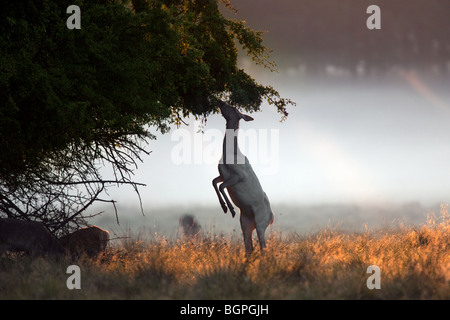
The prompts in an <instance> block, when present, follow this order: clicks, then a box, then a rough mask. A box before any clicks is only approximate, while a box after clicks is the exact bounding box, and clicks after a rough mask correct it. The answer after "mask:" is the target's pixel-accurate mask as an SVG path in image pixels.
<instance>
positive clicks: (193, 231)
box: [179, 214, 201, 239]
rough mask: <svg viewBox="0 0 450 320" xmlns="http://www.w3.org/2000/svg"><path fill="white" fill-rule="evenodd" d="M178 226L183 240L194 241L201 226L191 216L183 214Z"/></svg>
mask: <svg viewBox="0 0 450 320" xmlns="http://www.w3.org/2000/svg"><path fill="white" fill-rule="evenodd" d="M179 224H180V227H181V230H182V231H183V236H184V238H185V239H194V238H195V237H197V236H198V235H199V234H200V231H201V226H200V224H199V223H198V222H197V219H195V217H194V216H193V215H191V214H184V215H183V216H182V217H181V218H180V222H179Z"/></svg>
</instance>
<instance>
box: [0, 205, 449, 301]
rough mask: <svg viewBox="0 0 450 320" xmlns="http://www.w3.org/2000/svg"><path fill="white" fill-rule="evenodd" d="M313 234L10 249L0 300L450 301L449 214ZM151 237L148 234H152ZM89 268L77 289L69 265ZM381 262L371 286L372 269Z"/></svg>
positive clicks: (0, 268)
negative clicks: (54, 252) (256, 246)
mask: <svg viewBox="0 0 450 320" xmlns="http://www.w3.org/2000/svg"><path fill="white" fill-rule="evenodd" d="M449 220H450V219H449V217H448V214H446V213H444V214H443V215H442V216H441V217H440V218H439V219H437V218H435V217H434V216H433V215H430V216H429V219H428V222H427V224H426V225H424V226H422V227H420V228H418V227H399V228H396V229H390V230H387V229H385V230H376V231H371V230H367V231H366V232H364V233H345V232H340V231H338V230H323V231H321V232H318V233H316V234H313V235H308V236H301V235H297V234H288V235H285V234H282V233H276V232H272V233H271V235H270V237H269V239H268V247H267V250H266V251H265V254H264V255H261V254H260V252H259V250H256V252H255V253H254V254H252V255H251V256H246V254H245V252H244V249H243V243H242V241H241V240H240V239H232V238H231V237H218V236H213V235H206V236H203V237H201V238H199V239H195V240H190V241H182V240H173V241H169V240H167V239H165V238H163V237H148V236H146V235H143V234H138V235H130V238H127V239H122V240H121V241H117V240H116V243H115V244H114V245H112V246H111V247H110V248H109V249H108V251H107V252H106V253H105V254H104V255H102V256H101V257H99V258H98V259H88V258H81V259H80V260H79V261H76V262H70V261H67V260H61V261H51V260H48V259H44V258H34V259H32V258H29V257H25V256H20V255H19V256H16V255H11V254H9V255H4V256H3V257H1V258H0V299H450V235H449V234H450V221H449ZM146 238H147V239H146ZM70 264H77V265H78V266H80V269H81V290H69V289H68V288H67V286H66V280H67V278H68V277H69V276H70V274H66V268H67V266H68V265H70ZM370 265H377V266H379V267H380V270H381V274H380V279H381V289H379V290H377V289H373V290H369V289H368V288H367V285H366V280H367V278H368V277H369V276H370V274H368V273H366V270H367V267H368V266H370Z"/></svg>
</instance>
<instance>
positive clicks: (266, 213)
mask: <svg viewBox="0 0 450 320" xmlns="http://www.w3.org/2000/svg"><path fill="white" fill-rule="evenodd" d="M218 105H219V109H220V112H221V113H222V116H223V117H224V118H225V120H226V132H225V136H224V139H223V149H222V158H221V159H220V161H219V165H218V169H219V176H218V177H216V178H215V179H213V181H212V184H213V187H214V190H215V191H216V194H217V197H218V198H219V203H220V205H221V206H222V209H223V212H224V213H227V209H229V210H230V212H231V215H232V217H233V218H234V216H235V215H236V211H235V210H234V207H233V205H232V203H231V202H230V199H229V198H228V196H227V194H226V193H225V188H226V189H227V191H228V194H229V195H230V197H231V200H232V201H233V203H234V204H235V205H236V206H237V207H238V208H239V211H240V224H241V229H242V233H243V237H244V245H245V251H246V253H247V254H251V253H252V252H253V240H252V235H253V231H254V230H255V229H256V233H257V236H258V241H259V246H260V249H261V252H263V249H264V248H265V247H266V243H265V238H264V237H265V232H266V229H267V227H268V226H269V225H270V224H272V222H273V219H274V216H273V212H272V209H271V206H270V202H269V199H268V197H267V195H266V193H265V192H264V191H263V189H262V187H261V184H260V182H259V180H258V177H257V176H256V174H255V172H254V171H253V168H252V166H251V165H250V162H249V161H248V159H247V157H246V156H245V155H244V154H243V153H242V152H241V151H240V149H239V146H238V139H237V138H238V137H237V134H238V130H239V121H240V120H244V121H253V120H254V119H253V118H252V117H250V116H249V115H246V114H243V113H241V112H239V110H238V109H236V108H235V107H232V106H230V105H229V104H227V103H225V102H223V101H220V100H219V101H218ZM220 182H221V184H220V186H219V187H218V184H219V183H220Z"/></svg>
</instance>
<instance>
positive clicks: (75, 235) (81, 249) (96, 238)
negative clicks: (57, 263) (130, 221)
mask: <svg viewBox="0 0 450 320" xmlns="http://www.w3.org/2000/svg"><path fill="white" fill-rule="evenodd" d="M59 241H60V243H61V245H62V246H63V247H64V248H66V250H67V251H68V252H70V253H71V254H75V255H81V254H83V253H85V254H87V255H88V256H89V257H95V256H97V255H99V254H101V253H103V252H105V250H106V246H107V244H108V241H109V232H108V231H107V230H103V229H102V228H99V227H97V226H91V227H86V228H82V229H79V230H77V231H75V232H72V233H70V234H68V235H66V236H63V237H61V238H60V239H59Z"/></svg>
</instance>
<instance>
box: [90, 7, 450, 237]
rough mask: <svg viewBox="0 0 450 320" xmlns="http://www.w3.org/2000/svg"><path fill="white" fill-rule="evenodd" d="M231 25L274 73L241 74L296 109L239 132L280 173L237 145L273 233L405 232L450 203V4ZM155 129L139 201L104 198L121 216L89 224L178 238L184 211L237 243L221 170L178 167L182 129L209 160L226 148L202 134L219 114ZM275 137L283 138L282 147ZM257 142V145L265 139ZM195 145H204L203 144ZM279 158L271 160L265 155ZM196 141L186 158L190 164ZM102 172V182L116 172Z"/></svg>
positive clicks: (286, 11) (262, 16)
mask: <svg viewBox="0 0 450 320" xmlns="http://www.w3.org/2000/svg"><path fill="white" fill-rule="evenodd" d="M232 4H233V5H234V6H235V8H236V9H237V10H238V13H237V14H235V13H234V12H232V11H224V13H225V14H226V16H227V17H230V18H236V19H243V20H246V22H247V25H248V26H249V27H252V28H253V29H256V30H263V31H266V33H265V35H264V39H265V44H266V45H267V46H268V47H270V48H271V49H272V50H273V55H272V57H271V58H272V59H273V60H275V62H276V64H277V69H278V72H277V73H273V72H270V71H269V70H266V69H264V68H262V67H259V66H255V65H253V64H252V61H251V60H249V59H248V58H247V57H246V56H242V57H241V58H240V64H241V67H242V68H244V69H245V70H246V71H247V72H248V73H249V74H251V75H252V76H253V77H254V78H255V79H256V80H257V81H258V82H260V83H263V84H268V85H273V86H274V87H275V88H276V89H277V90H278V91H279V92H280V94H281V95H282V96H283V97H287V98H290V99H292V100H293V101H295V102H296V103H297V106H296V107H291V108H289V109H288V112H289V117H288V118H287V119H286V120H285V121H284V122H280V120H281V116H280V115H279V114H277V113H276V111H275V110H273V109H274V108H271V107H270V106H268V105H267V104H266V103H264V104H263V106H262V110H263V111H262V112H259V113H254V114H252V117H253V118H254V119H255V120H254V121H252V122H247V123H241V130H246V129H253V130H256V131H258V130H267V132H269V136H268V137H269V138H267V139H266V140H267V143H268V144H269V150H272V151H273V150H277V151H278V152H277V154H276V156H274V157H271V159H272V160H273V161H276V166H275V168H276V170H267V166H268V165H270V164H267V163H266V161H263V159H261V157H254V158H253V159H252V158H251V157H250V155H248V149H247V146H246V148H242V149H243V150H242V151H243V152H244V153H245V154H247V155H248V157H249V161H250V162H251V163H252V166H253V168H254V170H255V172H256V174H257V175H258V177H259V179H260V182H261V184H262V186H263V189H264V190H265V192H266V193H267V195H268V197H269V199H270V201H271V204H272V209H273V211H274V214H275V222H274V225H273V226H272V229H273V230H278V231H280V232H285V231H289V232H298V233H307V232H314V231H316V230H318V229H320V228H324V227H335V226H337V227H338V228H340V229H343V230H350V231H354V230H356V231H360V230H364V228H365V226H366V225H367V226H369V227H371V228H376V227H385V226H392V225H395V224H398V223H405V224H421V223H423V222H425V219H426V217H425V216H426V214H427V213H428V212H430V211H434V212H435V213H436V214H438V213H439V206H440V204H443V203H448V202H449V198H450V193H449V192H450V170H449V168H448V164H449V163H450V143H449V140H450V126H449V125H450V90H449V89H450V81H449V80H450V36H449V33H448V31H449V27H448V26H449V25H448V21H449V18H450V1H446V0H415V1H412V0H408V1H407V0H396V1H387V0H386V1H376V0H340V1H335V0H280V1H270V0H241V1H234V2H232ZM371 4H376V5H378V6H379V7H380V8H381V30H368V29H367V27H366V20H367V18H368V17H369V16H370V14H367V13H366V9H367V7H368V6H369V5H371ZM186 122H187V123H188V124H189V125H188V126H183V127H181V128H176V127H175V126H174V127H173V128H172V130H171V132H170V133H168V134H166V135H160V134H158V133H157V132H155V134H156V136H157V140H152V141H149V145H148V147H147V149H148V150H151V151H152V153H151V154H150V155H149V156H145V155H143V163H142V164H141V165H140V167H139V168H138V169H137V170H136V172H135V173H136V174H135V180H136V181H137V182H142V183H145V184H146V185H147V186H146V187H143V188H141V189H140V190H139V192H140V195H141V198H142V204H143V211H144V214H145V216H143V215H142V213H141V210H140V207H139V198H138V196H137V195H136V193H135V192H134V190H133V189H131V188H126V187H123V188H115V187H112V188H110V189H109V195H110V196H111V197H112V198H113V199H114V200H116V201H117V209H118V215H119V221H120V225H119V226H118V225H117V223H116V217H115V214H114V208H113V207H112V206H110V205H108V206H104V205H101V204H99V205H96V206H94V207H93V208H92V209H91V212H92V213H96V212H99V211H104V213H103V214H102V215H100V216H99V217H97V218H95V219H94V220H93V222H95V223H96V224H97V225H99V226H101V227H104V228H106V229H109V230H110V231H113V232H114V231H118V232H120V230H124V229H128V228H130V229H133V230H140V229H146V230H151V231H152V232H158V233H162V234H164V235H166V236H169V237H171V236H177V235H178V232H179V230H178V220H179V218H180V216H181V215H182V214H185V213H190V214H193V215H195V216H196V218H197V219H198V221H199V223H200V224H201V226H202V228H203V230H204V231H206V232H212V233H221V232H225V233H230V232H231V233H236V234H237V235H239V234H240V226H239V219H238V218H237V217H236V218H235V219H232V218H231V215H230V214H227V215H224V214H223V211H222V209H221V207H220V205H219V203H218V200H217V196H216V194H215V192H214V190H213V188H212V184H211V181H212V179H213V178H215V177H216V176H218V171H217V162H218V160H219V158H220V156H219V157H218V158H217V162H216V163H211V161H203V162H201V163H194V162H195V161H194V156H192V159H193V160H192V163H185V164H176V163H175V162H174V160H173V150H174V148H175V147H176V146H177V144H179V142H180V141H174V140H173V135H174V132H175V131H176V130H189V132H190V136H191V138H192V141H194V140H195V139H197V140H196V141H201V145H202V148H203V150H204V148H205V147H207V150H210V151H211V150H219V154H220V149H221V145H222V141H221V140H220V139H216V140H212V141H208V140H207V139H206V138H205V133H202V132H199V131H201V130H203V131H204V132H207V131H208V130H211V129H214V130H217V129H219V130H221V131H222V132H224V130H225V120H224V119H223V118H222V117H221V116H220V115H213V116H211V117H209V118H208V119H207V122H206V124H205V125H204V126H203V127H200V126H199V123H196V122H195V121H194V120H193V119H187V120H186ZM270 130H275V131H276V132H277V133H278V141H277V145H273V143H272V141H271V140H270ZM258 138H260V139H263V137H260V136H258ZM197 146H198V145H197ZM271 148H272V149H271ZM194 149H195V148H194V144H193V143H192V153H193V154H194V153H195V150H194ZM108 169H109V168H105V173H104V174H105V177H106V176H107V175H108V174H110V172H109V171H108Z"/></svg>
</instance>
